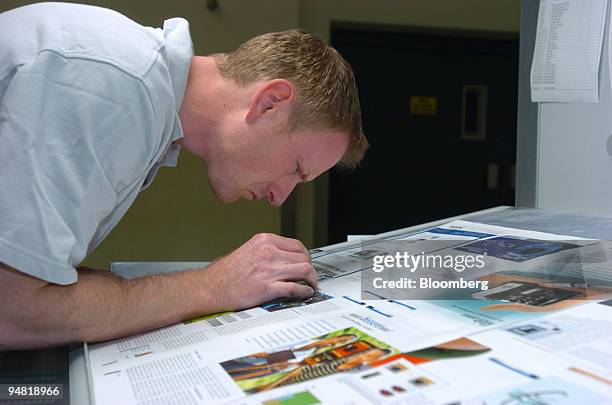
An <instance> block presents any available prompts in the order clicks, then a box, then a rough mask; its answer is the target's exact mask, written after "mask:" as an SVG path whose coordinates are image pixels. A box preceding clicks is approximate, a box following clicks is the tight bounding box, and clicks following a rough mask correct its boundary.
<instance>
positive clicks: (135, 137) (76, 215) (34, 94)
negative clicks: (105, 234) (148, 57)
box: [0, 51, 157, 284]
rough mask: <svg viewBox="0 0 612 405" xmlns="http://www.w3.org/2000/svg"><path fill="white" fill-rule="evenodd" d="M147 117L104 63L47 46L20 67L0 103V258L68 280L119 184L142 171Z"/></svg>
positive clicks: (124, 81) (126, 79)
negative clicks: (115, 162)
mask: <svg viewBox="0 0 612 405" xmlns="http://www.w3.org/2000/svg"><path fill="white" fill-rule="evenodd" d="M154 124H155V112H154V108H153V106H152V104H151V102H150V100H149V99H148V96H147V92H146V91H145V90H144V89H143V86H142V83H141V82H140V81H139V80H137V78H134V77H132V76H130V75H129V74H126V72H123V71H121V70H119V69H117V68H116V67H113V66H111V65H109V64H107V63H101V62H99V61H91V60H86V59H82V58H78V57H73V58H70V57H65V56H63V55H60V54H58V53H55V52H50V51H48V52H43V53H41V54H40V55H39V56H38V57H37V59H36V60H35V61H34V62H32V63H31V64H28V65H24V66H22V67H20V68H19V69H18V71H17V73H16V74H15V75H14V77H13V78H12V79H11V80H10V82H9V84H8V87H7V89H6V92H5V94H4V97H3V98H2V100H1V101H0V261H1V262H4V263H5V264H7V265H9V266H11V267H14V268H16V269H17V270H19V271H21V272H24V273H27V274H30V275H32V276H35V277H38V278H40V279H43V280H46V281H49V282H52V283H57V284H70V283H73V282H76V281H77V272H76V270H75V269H74V267H75V266H76V265H78V264H79V263H80V262H81V261H82V260H83V258H84V257H85V255H86V253H87V246H88V244H89V242H90V240H91V238H92V235H94V233H95V232H96V229H97V227H98V225H99V223H100V222H101V221H102V220H103V219H104V218H105V217H106V216H107V215H108V214H109V213H110V212H111V211H112V210H113V208H114V206H115V205H116V203H117V195H118V192H119V191H120V188H121V187H123V186H125V185H126V184H129V183H130V182H132V181H133V179H137V178H139V176H142V172H143V170H146V169H145V168H146V165H147V164H148V163H149V160H150V159H151V155H152V151H153V150H154V149H155V148H156V147H157V146H156V142H155V140H154V139H153V138H154V137H153V136H152V134H153V132H154ZM113 159H117V160H119V161H120V162H121V164H120V165H113ZM111 166H112V167H113V168H114V171H113V172H112V173H110V172H109V169H108V168H109V167H111ZM109 173H110V174H109Z"/></svg>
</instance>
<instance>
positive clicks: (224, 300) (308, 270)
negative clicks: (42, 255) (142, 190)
mask: <svg viewBox="0 0 612 405" xmlns="http://www.w3.org/2000/svg"><path fill="white" fill-rule="evenodd" d="M300 280H303V281H306V283H307V284H308V285H300V284H296V283H294V282H292V281H300ZM316 285H317V277H316V273H315V272H314V270H313V268H312V265H311V264H310V257H309V255H308V252H307V251H306V249H305V248H304V246H303V245H302V244H301V243H300V242H299V241H296V240H293V239H288V238H283V237H280V236H276V235H271V234H259V235H256V236H254V237H253V238H252V239H251V240H249V241H248V242H247V243H245V244H244V245H242V246H241V247H240V248H238V249H236V250H235V251H233V252H232V253H230V254H229V255H227V256H225V257H223V258H222V259H220V260H218V261H216V262H214V263H213V264H211V265H210V266H209V267H207V268H206V269H202V270H190V271H184V272H179V273H176V274H170V275H155V276H147V277H142V278H137V279H132V280H125V279H122V278H120V277H117V276H115V275H114V274H112V273H110V272H108V271H102V270H82V271H80V273H79V281H78V282H77V283H75V284H71V285H65V286H64V285H57V284H51V283H47V282H45V281H43V280H40V279H37V278H34V277H31V276H29V275H26V274H24V273H21V272H19V271H17V270H16V269H12V268H10V267H9V266H6V265H4V264H2V263H0V350H2V349H11V348H28V347H41V346H52V345H60V344H66V343H71V342H77V341H101V340H108V339H113V338H117V337H121V336H126V335H130V334H134V333H138V332H142V331H146V330H150V329H154V328H158V327H161V326H165V325H168V324H171V323H175V322H179V321H181V320H183V319H186V318H189V317H193V316H197V315H202V314H209V313H215V312H221V311H228V310H237V309H243V308H248V307H252V306H256V305H258V304H261V303H262V302H266V301H269V300H273V299H276V298H279V297H299V298H307V297H309V296H311V295H312V294H313V293H314V288H316Z"/></svg>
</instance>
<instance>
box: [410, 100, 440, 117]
mask: <svg viewBox="0 0 612 405" xmlns="http://www.w3.org/2000/svg"><path fill="white" fill-rule="evenodd" d="M437 113H438V98H437V97H421V96H411V97H410V114H412V115H436V114H437Z"/></svg>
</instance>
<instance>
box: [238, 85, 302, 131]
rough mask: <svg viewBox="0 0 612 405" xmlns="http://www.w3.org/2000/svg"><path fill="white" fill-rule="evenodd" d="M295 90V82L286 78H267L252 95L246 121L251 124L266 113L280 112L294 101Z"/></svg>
mask: <svg viewBox="0 0 612 405" xmlns="http://www.w3.org/2000/svg"><path fill="white" fill-rule="evenodd" d="M294 95H295V90H294V87H293V84H292V83H291V82H290V81H289V80H285V79H272V80H267V81H265V82H264V83H262V85H261V86H258V87H257V88H256V90H255V92H254V93H253V95H252V98H251V103H250V104H249V110H248V112H247V115H246V121H247V123H249V124H252V123H254V122H255V121H257V120H258V119H260V118H262V117H264V115H265V114H270V113H278V112H280V111H283V110H284V109H285V108H287V107H289V106H290V105H291V103H293V99H294Z"/></svg>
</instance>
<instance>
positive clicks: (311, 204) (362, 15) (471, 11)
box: [297, 0, 520, 246]
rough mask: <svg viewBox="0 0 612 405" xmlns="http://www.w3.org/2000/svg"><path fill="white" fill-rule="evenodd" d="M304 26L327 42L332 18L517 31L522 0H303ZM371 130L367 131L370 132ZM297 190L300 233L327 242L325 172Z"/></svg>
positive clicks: (315, 242)
mask: <svg viewBox="0 0 612 405" xmlns="http://www.w3.org/2000/svg"><path fill="white" fill-rule="evenodd" d="M299 6H300V10H299V19H300V26H301V27H302V28H304V29H306V30H307V31H310V32H313V33H316V34H317V35H319V36H321V37H322V38H323V39H325V40H326V41H328V42H329V32H330V30H329V27H330V23H331V22H333V21H339V22H340V21H341V22H355V23H367V24H389V25H397V26H412V27H429V28H439V29H457V30H479V31H506V32H518V31H519V22H520V7H519V6H520V1H519V0H495V1H491V0H462V1H457V0H428V1H422V0H402V1H398V0H331V1H330V0H300V4H299ZM366 136H367V134H366ZM303 187H304V189H303V190H301V193H298V212H299V215H298V220H297V229H298V236H299V237H300V239H301V240H303V241H305V242H306V243H307V244H309V245H311V246H321V245H325V244H326V243H327V199H328V197H327V196H328V192H327V187H328V180H327V176H325V175H324V176H321V178H320V179H318V180H317V181H316V182H315V184H314V185H306V186H303Z"/></svg>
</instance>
